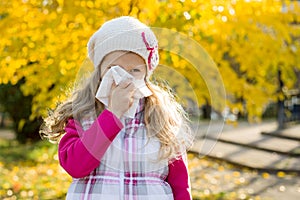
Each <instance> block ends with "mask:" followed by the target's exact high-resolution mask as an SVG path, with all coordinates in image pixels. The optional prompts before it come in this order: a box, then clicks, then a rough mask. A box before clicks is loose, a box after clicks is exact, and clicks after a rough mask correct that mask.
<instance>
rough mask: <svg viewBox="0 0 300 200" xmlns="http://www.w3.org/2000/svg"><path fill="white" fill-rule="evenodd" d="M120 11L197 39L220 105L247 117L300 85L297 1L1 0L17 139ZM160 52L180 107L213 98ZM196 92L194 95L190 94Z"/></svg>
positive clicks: (64, 89) (8, 100) (8, 99)
mask: <svg viewBox="0 0 300 200" xmlns="http://www.w3.org/2000/svg"><path fill="white" fill-rule="evenodd" d="M122 15H131V16H134V17H137V18H139V19H140V20H141V21H143V22H144V23H146V24H148V25H149V26H152V27H164V28H168V29H171V30H174V31H178V32H180V33H183V34H185V35H187V36H188V37H190V38H192V39H194V40H195V41H197V42H198V43H199V44H201V45H202V46H203V47H204V48H205V49H206V51H207V52H208V54H209V55H210V56H211V57H212V59H213V60H214V62H215V63H216V66H217V67H218V70H219V71H220V73H221V75H222V78H223V82H224V87H225V89H226V94H227V100H226V101H227V102H226V103H227V106H228V107H229V108H230V110H231V111H234V112H235V113H240V114H241V115H244V116H246V117H247V118H248V120H249V121H256V120H259V119H260V117H261V116H262V115H263V113H264V111H265V109H266V108H267V106H268V105H269V104H270V103H272V102H276V101H277V100H278V99H279V100H280V99H283V98H284V95H283V92H282V91H283V90H289V89H294V88H299V86H300V78H299V77H300V64H299V63H300V62H299V61H300V56H299V55H300V3H299V1H287V0H260V1H258V0H257V1H253V0H227V1H204V0H180V1H175V0H160V1H158V0H140V1H138V0H101V1H100V0H2V1H1V2H0V30H1V37H0V51H1V54H0V84H1V90H0V94H1V95H0V96H1V99H0V104H2V106H1V110H2V112H8V113H9V114H10V116H11V117H12V118H13V119H14V122H15V125H14V129H15V131H16V132H17V133H22V134H23V138H27V137H28V138H31V137H30V134H32V133H36V135H37V137H36V138H35V139H38V133H37V126H38V124H39V123H36V122H39V121H40V120H41V118H42V117H45V116H46V115H47V109H54V108H55V107H56V103H57V102H59V101H63V100H64V99H66V97H67V95H68V94H69V91H70V89H69V88H70V87H72V86H73V85H72V84H73V82H72V81H73V80H74V79H75V77H76V74H77V73H78V70H79V68H80V66H81V64H82V63H83V62H84V60H85V59H86V57H87V50H86V44H87V41H88V39H89V37H90V36H91V35H92V34H93V32H94V31H95V30H97V29H98V28H99V27H100V26H101V24H103V23H104V22H105V21H107V20H109V19H112V18H115V17H118V16H122ZM189 51H191V52H193V49H189ZM297 55H298V56H297ZM160 57H161V64H162V65H167V66H171V67H172V68H174V70H175V71H177V72H178V73H179V74H180V75H181V76H184V77H185V79H186V81H187V83H188V84H189V85H191V87H192V88H193V90H188V89H187V88H186V86H185V84H182V80H181V79H177V78H176V73H173V72H172V73H171V72H165V73H168V74H165V75H166V76H168V79H169V80H172V81H170V82H171V87H172V88H174V89H175V90H176V93H178V96H180V97H181V98H182V99H183V103H184V104H185V105H188V103H187V102H188V101H190V104H194V105H195V104H196V105H199V107H201V106H205V105H206V106H209V105H210V104H211V99H210V94H209V93H208V90H207V86H206V83H205V82H204V81H203V79H202V78H201V77H198V76H195V73H194V71H193V70H195V69H194V68H193V66H191V64H190V63H189V62H187V61H185V60H184V59H182V58H181V57H180V55H175V54H172V53H170V52H166V51H162V52H161V53H160ZM279 72H280V74H281V75H280V77H279V76H278V74H279ZM176 80H178V81H176ZM280 82H282V85H280ZM8 91H9V92H8ZM12 91H15V92H12ZM194 92H195V94H196V97H197V99H196V101H197V102H195V101H194V100H193V99H192V100H191V98H192V96H193V95H194ZM219 112H221V111H219ZM16 115H17V116H16ZM30 123H31V124H32V123H33V125H32V126H31V128H30V130H25V127H28V128H27V129H29V127H30V126H29V124H30ZM20 138H22V137H20ZM20 140H21V141H22V139H20ZM33 140H34V138H33Z"/></svg>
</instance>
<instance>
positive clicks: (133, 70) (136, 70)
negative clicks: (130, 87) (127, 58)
mask: <svg viewBox="0 0 300 200" xmlns="http://www.w3.org/2000/svg"><path fill="white" fill-rule="evenodd" d="M140 71H141V70H140V69H136V68H135V69H131V70H130V72H140Z"/></svg>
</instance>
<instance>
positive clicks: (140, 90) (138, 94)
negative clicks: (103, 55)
mask: <svg viewBox="0 0 300 200" xmlns="http://www.w3.org/2000/svg"><path fill="white" fill-rule="evenodd" d="M127 79H128V80H131V81H132V82H133V84H134V85H135V87H136V91H135V93H134V95H133V97H134V100H133V103H132V105H131V107H130V108H129V109H128V111H126V113H125V114H124V116H125V117H129V118H134V115H135V112H136V109H137V107H138V105H139V99H140V98H143V97H148V96H150V95H151V94H152V92H151V91H150V90H149V88H148V87H147V85H146V83H145V81H144V80H143V79H140V80H138V79H135V78H134V77H133V76H132V75H131V74H129V73H127V72H126V71H125V70H124V69H123V68H122V67H120V66H113V67H111V68H110V69H109V70H108V71H107V72H106V73H105V75H104V76H103V78H102V81H101V83H100V86H99V88H98V90H97V93H96V98H97V99H98V100H99V101H100V102H102V103H103V104H104V105H105V106H108V100H109V94H110V91H111V87H112V84H113V82H115V84H116V85H118V84H119V83H120V82H121V81H124V80H127Z"/></svg>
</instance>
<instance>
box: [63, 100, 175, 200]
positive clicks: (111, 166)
mask: <svg viewBox="0 0 300 200" xmlns="http://www.w3.org/2000/svg"><path fill="white" fill-rule="evenodd" d="M143 114H144V101H140V105H139V107H138V110H137V113H136V115H135V118H134V119H129V118H128V119H126V120H125V126H124V128H123V129H122V130H121V131H120V133H119V134H118V135H117V136H116V138H115V139H114V141H113V142H112V143H111V145H110V147H109V148H108V149H107V151H106V153H105V155H104V156H103V158H102V159H101V161H100V165H99V166H98V167H97V168H96V169H95V170H94V171H92V172H91V173H90V175H89V176H86V177H83V178H80V179H75V178H74V179H73V182H72V184H71V186H70V188H69V190H68V194H67V197H66V199H67V200H121V199H122V200H171V199H172V200H173V194H172V189H171V187H170V185H169V184H168V183H167V182H166V181H165V179H166V177H167V176H168V170H169V168H168V160H164V161H158V159H157V158H158V153H159V148H160V143H159V140H158V139H157V138H156V137H153V138H149V137H148V136H147V131H146V128H145V124H144V117H143ZM92 123H93V120H87V121H84V122H82V126H83V129H84V130H86V129H88V128H89V127H90V126H91V125H92ZM79 164H80V163H79ZM82 164H85V165H86V164H88V163H82Z"/></svg>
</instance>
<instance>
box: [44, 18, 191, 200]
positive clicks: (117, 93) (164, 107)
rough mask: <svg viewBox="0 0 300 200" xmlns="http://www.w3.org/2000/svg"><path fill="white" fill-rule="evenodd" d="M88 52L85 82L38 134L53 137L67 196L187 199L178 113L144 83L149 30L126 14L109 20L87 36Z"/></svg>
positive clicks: (150, 54)
mask: <svg viewBox="0 0 300 200" xmlns="http://www.w3.org/2000/svg"><path fill="white" fill-rule="evenodd" d="M88 55H89V58H90V59H91V60H92V62H93V64H94V67H95V70H94V72H93V73H92V75H91V77H90V78H89V79H88V81H87V83H86V85H85V86H83V87H81V88H78V89H77V90H76V91H75V92H74V93H73V95H72V98H71V99H70V100H68V101H66V102H64V103H62V104H61V105H60V106H59V107H58V108H57V109H56V110H55V111H54V112H53V114H52V115H50V116H49V117H48V118H47V119H46V120H45V126H44V128H43V130H42V131H41V132H42V133H43V134H44V136H45V137H47V138H49V139H50V140H54V141H58V140H59V147H58V155H59V161H60V164H61V166H62V167H63V168H64V169H65V170H66V171H67V172H68V173H69V174H70V175H71V176H72V177H73V182H72V184H71V186H70V188H69V190H68V193H67V199H72V200H75V199H97V200H101V199H103V200H107V199H109V200H114V199H118V200H119V199H130V200H133V199H137V200H146V199H147V200H152V199H153V200H170V199H176V200H189V199H191V193H190V184H189V175H188V169H187V162H186V145H187V144H189V142H190V139H189V138H190V137H189V135H190V131H189V127H188V124H187V118H186V114H185V112H184V111H183V109H182V107H181V106H180V105H179V104H178V103H177V102H176V101H175V100H174V97H173V96H172V95H171V94H170V93H169V92H167V91H165V90H163V89H161V88H160V87H159V86H156V85H154V84H152V83H150V81H149V76H150V75H151V74H152V72H153V70H154V69H155V68H156V67H157V65H158V46H157V40H156V37H155V35H154V33H153V32H152V31H151V30H150V28H149V27H147V26H146V25H144V24H143V23H141V22H140V21H139V20H137V19H135V18H133V17H127V16H124V17H119V18H116V19H113V20H110V21H108V22H106V23H104V24H103V25H102V27H100V29H99V30H98V31H96V32H95V33H94V35H93V36H92V37H91V38H90V40H89V42H88ZM116 73H117V74H116ZM118 73H119V74H118ZM116 76H118V77H119V78H120V77H121V79H120V81H119V83H117V81H116ZM124 77H125V78H124ZM126 77H127V78H126ZM128 77H131V78H128ZM109 80H110V82H109ZM112 80H113V81H112ZM111 82H112V83H111ZM137 82H138V83H139V84H137ZM141 82H142V83H141ZM143 86H144V87H143ZM141 87H142V88H143V89H142V88H141ZM100 88H102V89H100ZM145 89H146V90H147V91H146V93H147V95H145V92H144V93H143V90H145ZM105 92H106V93H107V94H108V95H107V96H105V95H104V96H103V95H102V94H104V93H105ZM137 94H139V95H137ZM101 95H102V97H101ZM105 98H106V100H107V101H105ZM134 105H135V106H134ZM129 110H133V111H134V113H133V115H131V116H130V115H127V114H128V111H129ZM128 116H129V117H128Z"/></svg>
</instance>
